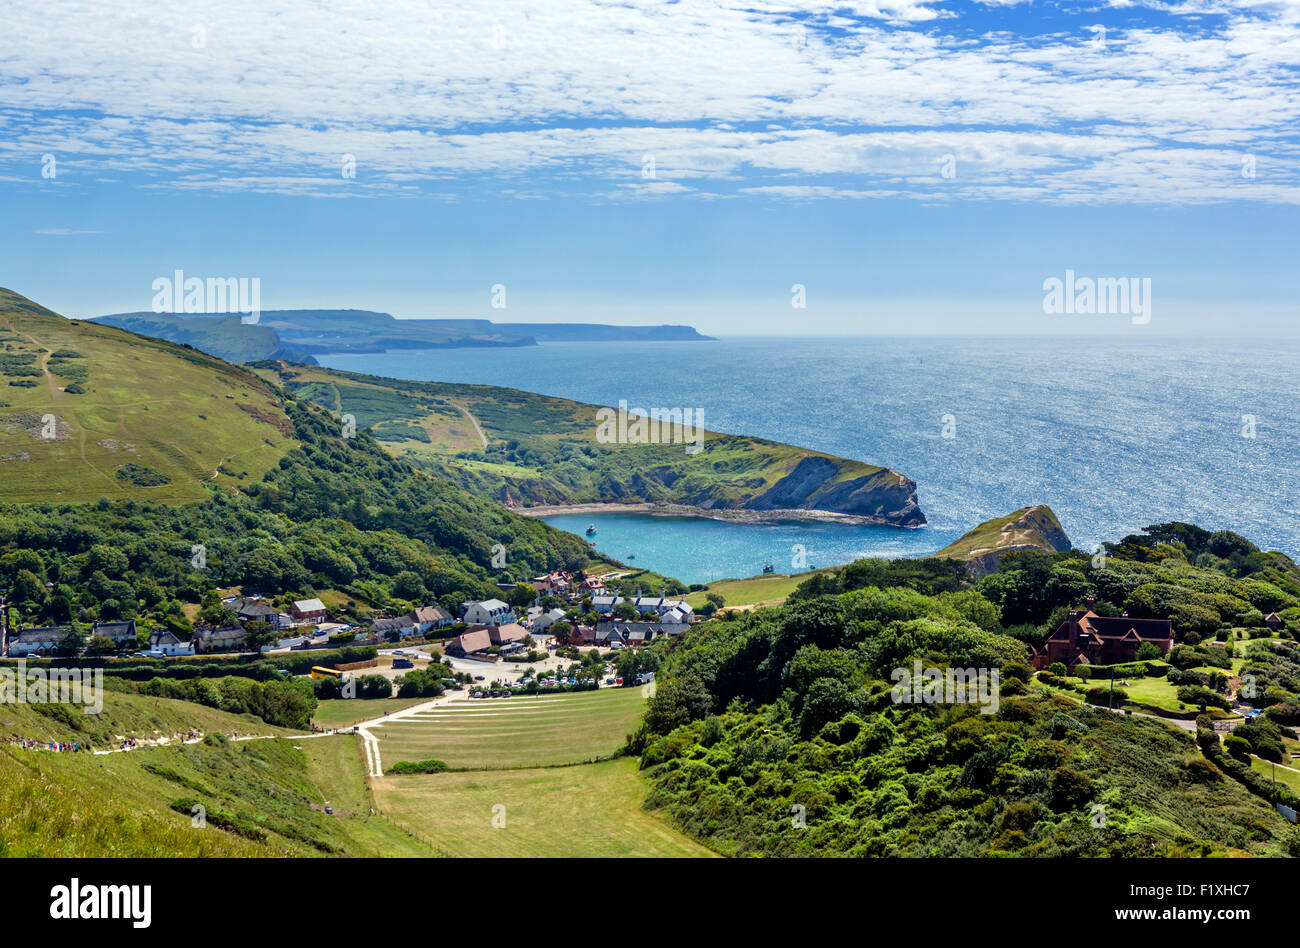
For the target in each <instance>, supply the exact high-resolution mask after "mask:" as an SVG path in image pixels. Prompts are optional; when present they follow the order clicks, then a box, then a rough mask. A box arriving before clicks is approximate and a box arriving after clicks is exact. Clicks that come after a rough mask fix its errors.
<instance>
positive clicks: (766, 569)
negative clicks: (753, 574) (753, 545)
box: [763, 563, 776, 573]
mask: <svg viewBox="0 0 1300 948" xmlns="http://www.w3.org/2000/svg"><path fill="white" fill-rule="evenodd" d="M763 572H764V573H774V572H776V567H774V566H773V565H772V564H771V563H768V564H767V565H766V566H764V567H763Z"/></svg>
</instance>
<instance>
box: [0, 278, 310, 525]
mask: <svg viewBox="0 0 1300 948" xmlns="http://www.w3.org/2000/svg"><path fill="white" fill-rule="evenodd" d="M292 429H293V426H292V424H291V423H290V422H289V420H288V418H287V416H286V415H285V412H284V409H283V407H282V406H281V404H280V397H279V395H278V394H277V393H276V392H275V390H274V388H273V386H270V385H268V384H267V383H266V382H265V381H263V380H262V379H259V378H258V377H257V376H256V375H254V374H252V373H251V372H247V371H245V370H242V369H238V368H236V367H234V366H231V365H227V364H226V363H224V362H222V361H221V360H219V359H216V358H213V357H212V356H209V355H205V354H203V353H201V352H197V351H195V350H193V349H187V348H185V347H183V346H179V345H174V344H172V343H167V342H163V341H161V340H154V339H142V338H140V337H139V336H134V335H132V334H130V333H127V332H123V331H122V330H120V329H114V328H111V327H108V326H99V325H96V324H94V323H89V322H79V321H73V320H68V319H64V318H63V317H61V316H59V315H57V314H55V313H53V312H51V311H50V310H47V309H45V308H44V307H42V306H39V305H37V304H35V303H33V302H31V301H30V300H28V299H25V298H24V297H22V296H19V295H18V294H16V293H14V292H13V291H11V290H5V289H0V500H5V501H11V502H26V503H37V502H41V503H58V502H65V501H66V502H73V503H75V502H82V501H90V500H96V499H98V498H100V497H109V498H137V499H141V500H145V499H148V500H161V501H165V502H169V503H174V502H185V501H193V500H199V499H201V498H203V497H205V496H206V495H207V492H206V487H205V485H207V484H215V485H216V486H218V487H225V486H231V485H233V484H235V483H238V482H239V481H240V480H248V479H252V480H256V479H258V478H260V477H261V476H262V475H264V474H265V473H266V472H267V471H268V470H270V469H271V468H272V467H273V466H274V465H275V464H276V463H277V462H278V461H279V460H280V459H281V458H282V457H283V456H284V454H285V452H286V451H287V450H288V449H289V447H290V443H291V437H290V436H291V432H292Z"/></svg>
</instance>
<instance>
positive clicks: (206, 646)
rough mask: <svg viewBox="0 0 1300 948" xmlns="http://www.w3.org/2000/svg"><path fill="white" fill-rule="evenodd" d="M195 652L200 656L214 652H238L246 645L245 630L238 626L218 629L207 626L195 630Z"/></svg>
mask: <svg viewBox="0 0 1300 948" xmlns="http://www.w3.org/2000/svg"><path fill="white" fill-rule="evenodd" d="M193 642H194V651H195V652H197V653H198V654H200V655H204V654H209V653H212V652H237V651H239V650H240V649H241V648H242V647H243V645H244V630H243V629H241V628H240V627H239V626H237V625H231V626H225V627H223V628H217V627H216V626H211V625H205V626H200V627H199V628H197V629H195V630H194V639H193Z"/></svg>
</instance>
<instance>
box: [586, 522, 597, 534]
mask: <svg viewBox="0 0 1300 948" xmlns="http://www.w3.org/2000/svg"><path fill="white" fill-rule="evenodd" d="M595 535H596V525H595V524H594V523H589V524H587V536H589V537H594V536H595Z"/></svg>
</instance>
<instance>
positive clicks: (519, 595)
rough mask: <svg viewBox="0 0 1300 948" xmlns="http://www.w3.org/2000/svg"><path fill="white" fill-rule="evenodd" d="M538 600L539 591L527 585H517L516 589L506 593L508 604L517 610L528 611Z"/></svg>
mask: <svg viewBox="0 0 1300 948" xmlns="http://www.w3.org/2000/svg"><path fill="white" fill-rule="evenodd" d="M536 599H537V590H536V589H534V588H533V587H532V586H530V585H528V584H527V583H515V588H514V589H512V590H510V592H508V593H506V602H508V603H509V604H510V605H511V606H513V607H514V608H516V609H527V608H528V607H529V606H531V605H532V604H533V602H534V601H535V600H536Z"/></svg>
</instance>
